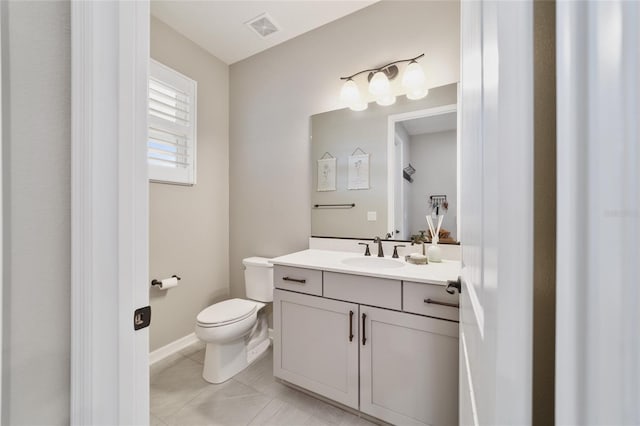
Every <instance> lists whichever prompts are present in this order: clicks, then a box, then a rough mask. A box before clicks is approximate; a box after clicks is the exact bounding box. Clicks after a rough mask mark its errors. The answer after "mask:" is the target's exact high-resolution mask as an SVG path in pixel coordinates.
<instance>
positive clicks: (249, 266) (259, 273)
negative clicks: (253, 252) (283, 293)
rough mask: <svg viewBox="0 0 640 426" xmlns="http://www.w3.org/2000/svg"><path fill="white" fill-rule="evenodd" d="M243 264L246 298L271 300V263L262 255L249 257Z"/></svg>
mask: <svg viewBox="0 0 640 426" xmlns="http://www.w3.org/2000/svg"><path fill="white" fill-rule="evenodd" d="M242 264H243V265H244V288H245V290H246V292H247V299H251V300H256V301H258V302H273V265H272V264H270V263H269V259H267V258H264V257H249V258H246V259H243V260H242Z"/></svg>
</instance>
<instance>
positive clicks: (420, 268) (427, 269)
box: [269, 249, 460, 285]
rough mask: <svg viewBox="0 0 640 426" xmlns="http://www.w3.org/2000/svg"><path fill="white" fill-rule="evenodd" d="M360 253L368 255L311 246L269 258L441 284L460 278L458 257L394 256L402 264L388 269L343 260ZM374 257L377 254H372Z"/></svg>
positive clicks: (276, 262)
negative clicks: (414, 260) (417, 261)
mask: <svg viewBox="0 0 640 426" xmlns="http://www.w3.org/2000/svg"><path fill="white" fill-rule="evenodd" d="M358 257H361V258H364V257H365V256H364V255H362V254H357V253H351V252H343V251H334V250H316V249H308V250H303V251H299V252H296V253H291V254H287V255H284V256H280V257H276V258H274V259H271V260H270V261H269V262H270V263H273V264H274V265H283V266H294V267H297V268H307V269H320V270H323V271H330V272H341V273H345V274H354V275H366V276H370V277H377V278H389V279H394V280H403V281H414V282H419V283H430V284H440V285H446V284H447V281H448V280H456V279H458V276H459V275H460V262H459V261H457V260H443V261H442V262H440V263H429V264H427V265H414V264H411V263H407V262H405V261H404V259H393V260H396V261H399V262H401V263H402V266H401V267H397V268H384V269H382V268H369V267H360V266H353V265H347V264H345V263H343V262H342V261H343V260H345V259H349V258H358ZM373 258H375V256H372V259H373ZM385 259H391V256H385Z"/></svg>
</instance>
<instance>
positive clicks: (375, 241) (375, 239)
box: [373, 237, 384, 257]
mask: <svg viewBox="0 0 640 426" xmlns="http://www.w3.org/2000/svg"><path fill="white" fill-rule="evenodd" d="M373 242H374V243H377V244H378V257H384V251H382V240H381V239H380V237H375V238H374V239H373Z"/></svg>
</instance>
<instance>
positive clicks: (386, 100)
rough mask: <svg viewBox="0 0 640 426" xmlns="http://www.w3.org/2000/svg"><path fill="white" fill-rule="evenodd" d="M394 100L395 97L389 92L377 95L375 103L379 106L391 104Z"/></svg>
mask: <svg viewBox="0 0 640 426" xmlns="http://www.w3.org/2000/svg"><path fill="white" fill-rule="evenodd" d="M395 102H396V97H395V96H393V95H391V94H389V95H383V96H379V97H377V98H376V103H377V104H378V105H380V106H389V105H393V104H394V103H395Z"/></svg>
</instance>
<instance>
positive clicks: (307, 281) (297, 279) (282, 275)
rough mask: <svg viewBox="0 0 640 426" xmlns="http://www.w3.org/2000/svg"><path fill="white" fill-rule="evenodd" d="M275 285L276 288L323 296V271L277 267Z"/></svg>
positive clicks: (274, 276)
mask: <svg viewBox="0 0 640 426" xmlns="http://www.w3.org/2000/svg"><path fill="white" fill-rule="evenodd" d="M273 283H274V285H275V287H276V288H281V289H283V290H291V291H297V292H299V293H307V294H314V295H316V296H322V271H318V270H315V269H304V268H294V267H291V266H280V265H275V267H274V271H273Z"/></svg>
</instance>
